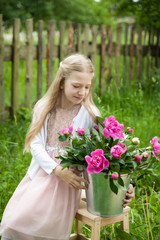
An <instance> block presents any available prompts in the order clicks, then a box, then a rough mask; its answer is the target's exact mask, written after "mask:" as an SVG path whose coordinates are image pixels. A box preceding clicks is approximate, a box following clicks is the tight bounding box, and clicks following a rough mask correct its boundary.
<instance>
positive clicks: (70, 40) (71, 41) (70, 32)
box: [67, 22, 75, 55]
mask: <svg viewBox="0 0 160 240" xmlns="http://www.w3.org/2000/svg"><path fill="white" fill-rule="evenodd" d="M74 51H75V46H74V26H73V23H72V22H69V23H68V52H67V54H68V55H70V54H72V53H73V52H74Z"/></svg>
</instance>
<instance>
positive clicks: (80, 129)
mask: <svg viewBox="0 0 160 240" xmlns="http://www.w3.org/2000/svg"><path fill="white" fill-rule="evenodd" d="M77 133H78V135H80V136H83V135H84V133H85V130H84V128H78V129H77Z"/></svg>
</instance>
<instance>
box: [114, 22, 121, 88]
mask: <svg viewBox="0 0 160 240" xmlns="http://www.w3.org/2000/svg"><path fill="white" fill-rule="evenodd" d="M121 30H122V26H121V24H118V26H117V39H116V52H115V81H116V86H117V87H118V86H119V85H120V53H121Z"/></svg>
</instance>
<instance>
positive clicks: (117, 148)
mask: <svg viewBox="0 0 160 240" xmlns="http://www.w3.org/2000/svg"><path fill="white" fill-rule="evenodd" d="M123 146H124V144H123V143H120V142H119V143H118V144H117V145H114V146H113V147H111V151H110V153H111V155H112V156H113V157H114V158H119V157H120V156H121V155H122V154H123V153H125V152H126V151H127V147H126V146H125V147H124V148H122V147H123Z"/></svg>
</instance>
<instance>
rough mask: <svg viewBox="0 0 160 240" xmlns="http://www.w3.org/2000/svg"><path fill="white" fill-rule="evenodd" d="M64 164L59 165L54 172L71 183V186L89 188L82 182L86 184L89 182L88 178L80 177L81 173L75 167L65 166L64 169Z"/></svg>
mask: <svg viewBox="0 0 160 240" xmlns="http://www.w3.org/2000/svg"><path fill="white" fill-rule="evenodd" d="M62 168H63V167H62V166H57V167H56V168H55V169H54V170H53V172H54V173H55V174H56V175H57V176H59V177H60V178H61V179H62V180H63V181H65V182H66V183H68V184H69V186H70V187H71V188H74V189H77V190H78V189H87V187H85V186H83V185H82V182H83V183H85V184H87V185H88V184H89V182H88V181H87V180H85V179H84V178H81V177H79V174H80V173H81V172H80V171H78V170H77V169H75V168H69V169H68V168H65V169H63V170H62Z"/></svg>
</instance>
